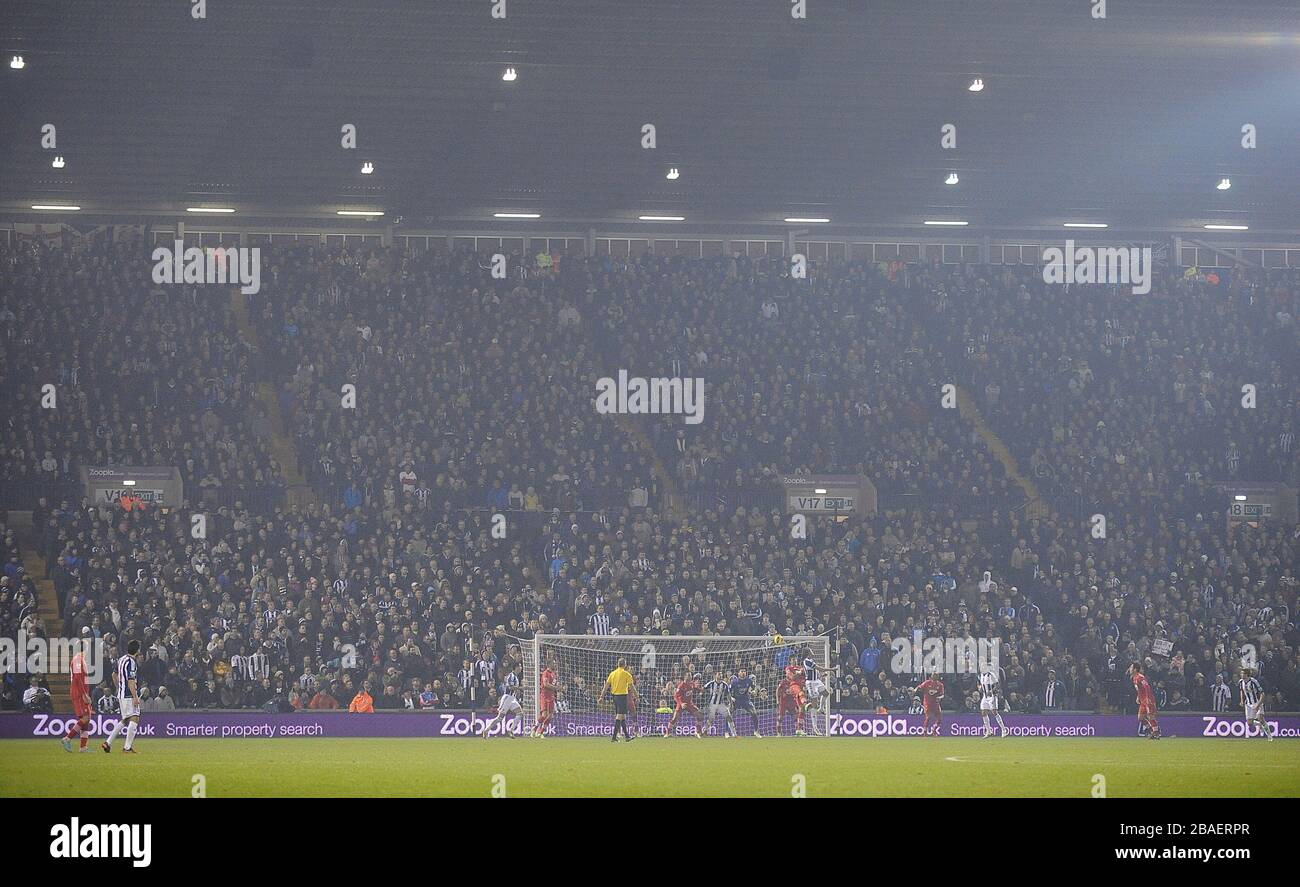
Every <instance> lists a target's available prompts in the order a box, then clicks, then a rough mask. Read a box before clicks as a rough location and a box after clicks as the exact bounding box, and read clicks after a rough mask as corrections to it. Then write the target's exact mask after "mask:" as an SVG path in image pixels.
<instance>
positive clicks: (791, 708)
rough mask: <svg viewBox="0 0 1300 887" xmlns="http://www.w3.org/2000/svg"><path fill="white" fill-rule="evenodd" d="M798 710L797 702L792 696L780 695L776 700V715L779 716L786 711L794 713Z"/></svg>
mask: <svg viewBox="0 0 1300 887" xmlns="http://www.w3.org/2000/svg"><path fill="white" fill-rule="evenodd" d="M798 710H799V705H798V703H797V702H795V698H794V697H793V696H782V697H780V698H779V699H777V700H776V713H777V717H780V716H781V715H782V714H784V713H785V712H787V711H788V712H791V713H794V712H796V711H798Z"/></svg>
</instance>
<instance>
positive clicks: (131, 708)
mask: <svg viewBox="0 0 1300 887" xmlns="http://www.w3.org/2000/svg"><path fill="white" fill-rule="evenodd" d="M117 705H118V714H117V716H118V717H119V718H121V719H122V720H124V721H125V720H126V719H127V718H138V717H139V716H140V709H139V707H138V706H136V704H135V700H134V699H132V698H131V697H130V696H127V697H126V698H125V699H118V700H117Z"/></svg>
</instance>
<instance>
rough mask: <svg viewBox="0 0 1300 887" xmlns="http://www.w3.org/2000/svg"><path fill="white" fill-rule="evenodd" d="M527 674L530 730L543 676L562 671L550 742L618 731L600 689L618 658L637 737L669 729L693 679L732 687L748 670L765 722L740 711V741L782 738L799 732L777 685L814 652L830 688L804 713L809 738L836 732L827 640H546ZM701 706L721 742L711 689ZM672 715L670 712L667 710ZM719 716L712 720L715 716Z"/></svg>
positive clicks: (530, 657) (537, 646)
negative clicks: (630, 687)
mask: <svg viewBox="0 0 1300 887" xmlns="http://www.w3.org/2000/svg"><path fill="white" fill-rule="evenodd" d="M520 646H521V648H522V651H523V659H524V662H523V675H522V683H523V686H522V688H521V693H520V703H521V704H522V705H523V708H524V715H525V722H526V727H525V729H527V728H528V727H531V726H532V725H533V724H534V723H536V720H537V712H538V705H539V700H538V689H539V687H540V685H541V674H542V671H543V670H544V669H545V668H547V666H548V665H549V666H550V667H552V668H553V669H554V670H555V673H556V680H557V682H558V684H559V687H560V694H559V699H558V703H557V706H556V716H555V720H554V721H553V722H552V726H553V728H554V729H553V731H552V732H551V733H549V734H548V735H556V736H565V735H588V736H589V735H609V734H610V733H612V731H613V724H614V707H613V703H612V702H611V701H610V700H609V699H606V700H605V701H604V702H600V701H599V698H600V690H601V687H603V686H604V684H605V678H606V677H607V676H608V675H609V673H610V671H612V670H613V669H614V667H615V665H616V664H617V663H618V660H619V658H625V659H627V667H628V670H629V671H631V672H632V675H633V677H634V678H636V689H637V696H638V702H637V706H636V713H635V714H630V715H629V716H628V725H629V727H630V728H631V730H632V732H633V733H634V734H636V735H649V734H661V733H662V732H663V731H664V729H665V728H666V727H667V725H668V719H669V717H670V712H671V709H672V705H673V702H672V688H674V687H676V685H677V682H678V681H680V680H682V679H683V678H684V677H686V676H690V677H694V676H695V675H699V676H700V685H701V687H703V685H704V684H706V683H708V682H709V680H710V678H711V677H712V678H715V679H718V680H723V681H726V682H728V683H729V682H730V681H731V678H732V676H733V675H736V674H737V673H738V672H739V671H740V670H741V669H742V668H743V669H745V670H746V671H747V673H748V674H749V676H750V677H752V678H753V679H754V690H753V692H751V693H750V699H751V700H752V701H753V703H754V707H755V708H756V709H757V711H758V715H759V717H758V721H759V723H758V724H757V725H755V724H754V723H753V718H752V717H751V716H750V715H749V714H748V713H747V712H744V711H742V710H736V711H734V712H733V718H734V721H735V724H736V728H737V730H738V731H739V733H740V734H741V735H745V736H748V735H751V734H753V733H754V732H755V727H757V728H758V731H759V732H760V733H762V735H764V736H771V735H774V734H776V733H777V732H778V727H779V728H780V732H781V733H783V734H786V735H789V734H792V733H793V732H794V730H795V718H794V717H793V716H787V717H785V718H784V719H783V720H784V723H783V724H779V725H778V724H777V684H779V683H780V682H781V679H782V678H783V677H784V676H785V674H784V670H785V666H786V664H787V663H788V662H802V661H803V660H804V659H805V658H806V657H807V656H808V651H809V650H811V658H812V660H813V662H814V663H815V664H816V670H815V673H814V675H810V676H809V677H810V678H815V679H816V680H819V681H822V682H824V683H825V684H826V692H825V693H824V694H823V695H822V696H821V698H820V699H818V700H817V701H816V703H815V705H813V706H812V707H810V708H809V709H808V710H807V711H806V712H805V719H806V721H807V724H806V726H805V730H806V731H807V732H809V733H815V732H816V733H822V734H826V733H827V732H829V721H830V699H831V695H832V693H831V684H830V680H829V674H830V672H829V671H828V669H829V666H830V664H831V639H830V636H828V635H821V636H792V637H788V638H784V639H782V642H781V643H780V644H778V643H776V638H774V637H773V636H771V635H756V636H741V637H713V636H690V635H567V634H539V635H537V636H536V637H535V638H533V640H532V641H524V642H523V643H522V644H521V645H520ZM695 701H696V705H698V706H699V708H700V711H701V713H702V714H703V716H704V718H705V719H706V720H707V721H708V724H707V733H708V734H710V735H713V736H721V735H723V733H724V732H726V720H725V718H724V717H723V716H722V714H721V712H720V711H719V710H713V711H712V712H711V706H710V702H711V697H710V694H709V692H708V691H707V690H701V691H700V692H698V693H697V694H696V699H695ZM665 709H667V710H668V712H666V711H665ZM711 714H712V715H713V717H710V715H711ZM695 726H696V725H695V720H694V718H692V717H691V715H690V714H689V713H683V714H682V716H681V717H679V718H678V720H677V724H676V727H675V730H674V733H675V734H678V735H689V734H691V733H694V732H695Z"/></svg>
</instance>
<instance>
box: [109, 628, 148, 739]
mask: <svg viewBox="0 0 1300 887" xmlns="http://www.w3.org/2000/svg"><path fill="white" fill-rule="evenodd" d="M139 652H140V642H139V641H131V642H130V643H128V644H127V645H126V655H125V656H123V657H122V658H120V659H118V660H117V701H118V721H117V723H116V724H114V725H113V729H112V730H110V731H109V733H108V738H107V739H105V740H104V744H103V745H101V746H100V748H102V749H103V750H104V753H105V754H108V753H109V752H111V751H112V750H113V740H114V739H116V738H117V734H118V732H119V731H120V730H121V729H122V725H123V724H126V744H124V745H123V746H122V752H123V753H124V754H128V755H133V754H135V749H134V748H132V746H133V745H134V744H135V731H136V728H137V727H138V726H139V724H140V689H139V687H138V686H137V684H136V664H135V657H136V654H138V653H139Z"/></svg>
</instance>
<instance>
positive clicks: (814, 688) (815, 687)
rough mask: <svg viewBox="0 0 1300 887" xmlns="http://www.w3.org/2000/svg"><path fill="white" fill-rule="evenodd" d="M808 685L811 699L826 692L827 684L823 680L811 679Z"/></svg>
mask: <svg viewBox="0 0 1300 887" xmlns="http://www.w3.org/2000/svg"><path fill="white" fill-rule="evenodd" d="M807 686H808V698H809V699H816V698H817V697H818V696H821V695H822V694H823V693H825V692H826V684H825V683H824V682H822V681H809V682H808V684H807Z"/></svg>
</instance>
